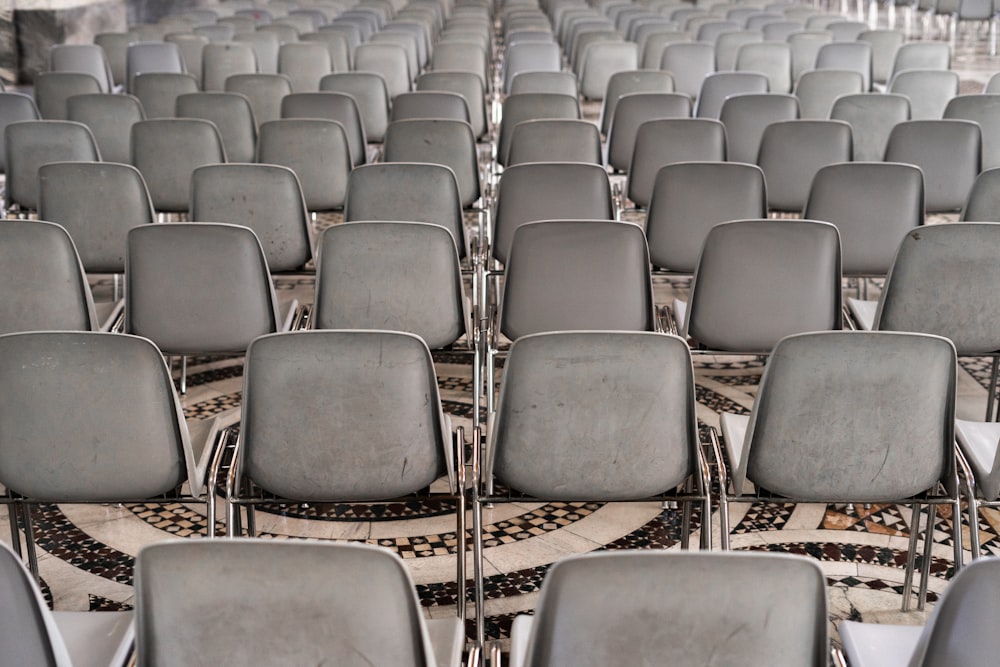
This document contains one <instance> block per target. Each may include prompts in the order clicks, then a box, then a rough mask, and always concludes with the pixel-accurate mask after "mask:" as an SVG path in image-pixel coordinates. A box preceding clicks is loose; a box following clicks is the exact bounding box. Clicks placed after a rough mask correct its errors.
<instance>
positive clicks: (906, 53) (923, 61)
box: [889, 41, 951, 81]
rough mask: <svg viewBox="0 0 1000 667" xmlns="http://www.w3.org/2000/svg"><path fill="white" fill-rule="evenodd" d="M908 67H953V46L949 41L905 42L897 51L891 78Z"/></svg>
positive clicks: (941, 68)
mask: <svg viewBox="0 0 1000 667" xmlns="http://www.w3.org/2000/svg"><path fill="white" fill-rule="evenodd" d="M908 69H939V70H948V69H951V46H950V45H949V44H948V43H947V42H933V41H921V42H909V43H907V44H903V45H902V46H900V47H899V50H898V51H896V59H895V60H894V61H893V64H892V75H891V76H890V77H889V80H890V81H891V80H892V78H893V77H894V76H896V75H897V74H899V73H900V72H904V71H906V70H908Z"/></svg>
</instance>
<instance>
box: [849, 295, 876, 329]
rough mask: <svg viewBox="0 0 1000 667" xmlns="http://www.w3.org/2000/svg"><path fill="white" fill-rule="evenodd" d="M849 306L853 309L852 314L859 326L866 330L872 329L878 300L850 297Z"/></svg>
mask: <svg viewBox="0 0 1000 667" xmlns="http://www.w3.org/2000/svg"><path fill="white" fill-rule="evenodd" d="M847 308H848V310H850V311H851V316H852V317H853V318H854V321H855V322H856V323H857V325H858V327H859V328H861V329H862V330H864V331H871V330H872V328H873V327H874V326H875V311H876V309H877V308H878V301H865V300H863V299H851V298H848V299H847Z"/></svg>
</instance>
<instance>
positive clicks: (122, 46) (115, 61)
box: [94, 30, 139, 88]
mask: <svg viewBox="0 0 1000 667" xmlns="http://www.w3.org/2000/svg"><path fill="white" fill-rule="evenodd" d="M137 41H139V39H138V35H137V34H136V33H134V32H130V31H127V30H126V31H124V32H100V33H97V34H96V35H94V44H97V45H98V46H100V47H101V48H102V49H104V55H105V57H107V59H108V68H109V69H110V71H111V81H112V83H113V84H114V85H115V87H121V88H124V87H125V82H126V81H127V78H126V74H125V62H126V52H127V51H128V45H129V44H131V43H132V42H137Z"/></svg>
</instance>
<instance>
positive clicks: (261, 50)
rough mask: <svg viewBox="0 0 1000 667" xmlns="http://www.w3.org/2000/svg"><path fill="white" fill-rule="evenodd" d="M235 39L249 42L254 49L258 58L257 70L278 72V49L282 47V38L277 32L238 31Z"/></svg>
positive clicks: (271, 72) (262, 72)
mask: <svg viewBox="0 0 1000 667" xmlns="http://www.w3.org/2000/svg"><path fill="white" fill-rule="evenodd" d="M233 41H235V42H240V43H247V44H249V45H250V48H252V49H253V52H254V56H255V57H256V58H257V71H258V72H260V73H261V74H277V73H278V49H279V48H281V38H279V37H278V34H277V33H275V32H269V31H267V30H256V31H253V32H238V33H236V35H234V36H233Z"/></svg>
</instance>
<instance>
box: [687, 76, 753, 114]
mask: <svg viewBox="0 0 1000 667" xmlns="http://www.w3.org/2000/svg"><path fill="white" fill-rule="evenodd" d="M768 85H769V84H768V79H767V77H766V76H765V75H764V74H761V73H760V72H713V73H711V74H709V75H708V76H706V77H705V79H704V80H703V81H702V82H701V92H699V93H698V102H697V104H695V109H694V116H695V117H696V118H718V117H719V114H720V113H721V112H722V105H723V103H725V101H726V100H727V99H728V98H730V97H733V96H735V95H752V94H764V93H767V92H768Z"/></svg>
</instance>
